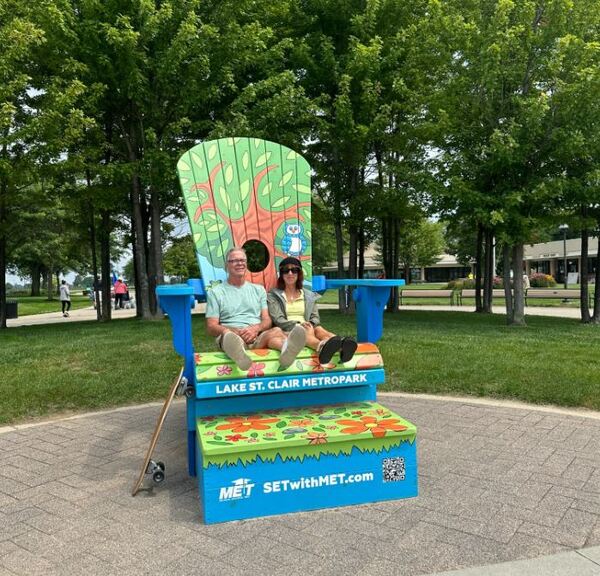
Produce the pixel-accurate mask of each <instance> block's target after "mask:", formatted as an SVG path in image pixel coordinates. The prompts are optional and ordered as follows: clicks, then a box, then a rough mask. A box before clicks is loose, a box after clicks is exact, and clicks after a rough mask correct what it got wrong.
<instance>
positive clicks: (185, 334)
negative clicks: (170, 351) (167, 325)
mask: <svg viewBox="0 0 600 576" xmlns="http://www.w3.org/2000/svg"><path fill="white" fill-rule="evenodd" d="M156 295H157V296H158V304H159V306H160V307H161V309H162V311H163V312H164V313H165V314H167V315H168V317H169V320H170V321H171V329H172V332H173V347H174V348H175V351H176V352H177V354H179V355H180V356H183V358H184V371H183V373H184V376H185V377H186V378H187V379H188V382H190V383H192V384H195V383H196V370H195V363H194V344H193V341H192V314H191V309H192V308H193V307H194V299H193V290H192V288H191V287H190V286H186V285H185V284H174V285H161V286H157V288H156Z"/></svg>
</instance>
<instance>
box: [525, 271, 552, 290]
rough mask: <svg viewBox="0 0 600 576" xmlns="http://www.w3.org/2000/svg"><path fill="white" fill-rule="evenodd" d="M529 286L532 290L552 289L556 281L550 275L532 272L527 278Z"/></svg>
mask: <svg viewBox="0 0 600 576" xmlns="http://www.w3.org/2000/svg"><path fill="white" fill-rule="evenodd" d="M529 284H530V285H531V287H532V288H554V286H556V280H555V279H554V278H553V277H552V276H550V274H542V273H541V272H534V273H533V274H531V275H530V276H529Z"/></svg>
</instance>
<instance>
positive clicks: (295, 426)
mask: <svg viewBox="0 0 600 576" xmlns="http://www.w3.org/2000/svg"><path fill="white" fill-rule="evenodd" d="M196 426H197V433H198V438H199V439H200V450H201V453H202V459H203V466H204V467H205V468H206V467H208V466H209V465H211V464H216V465H219V466H221V465H233V464H236V463H237V462H238V460H241V463H242V464H244V465H245V464H249V463H252V462H254V461H256V460H257V458H258V457H260V458H261V460H262V461H263V462H266V461H275V459H277V458H279V459H281V460H282V461H284V460H287V459H297V458H299V459H300V460H302V459H303V458H304V457H306V456H316V457H319V456H320V455H322V454H331V455H339V454H346V455H348V454H350V452H352V450H353V449H354V448H357V449H358V450H359V451H361V452H365V451H376V452H380V451H383V450H389V449H390V448H392V447H395V446H399V445H400V444H401V443H403V442H410V443H411V444H412V443H413V442H414V440H415V438H416V433H417V429H416V427H415V426H414V425H413V424H411V423H410V422H408V421H407V420H404V419H403V418H402V417H400V416H398V414H396V413H394V412H392V411H391V410H389V409H388V408H386V407H385V406H382V405H381V404H378V403H377V402H355V403H348V404H335V405H329V406H304V407H296V408H287V409H281V410H268V411H264V412H260V413H254V414H236V415H232V414H229V415H222V416H208V417H203V418H198V419H197V421H196Z"/></svg>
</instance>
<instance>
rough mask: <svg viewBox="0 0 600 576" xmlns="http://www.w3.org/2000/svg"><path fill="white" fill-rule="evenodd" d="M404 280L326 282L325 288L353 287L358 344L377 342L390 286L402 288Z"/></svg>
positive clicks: (381, 329)
mask: <svg viewBox="0 0 600 576" xmlns="http://www.w3.org/2000/svg"><path fill="white" fill-rule="evenodd" d="M404 284H405V282H404V280H364V279H363V280H358V279H357V280H352V279H342V280H327V281H326V285H327V288H343V287H345V286H354V287H355V290H354V292H353V294H352V297H353V298H354V301H355V302H356V323H357V337H358V341H359V342H373V343H376V342H378V341H379V339H380V338H381V336H382V334H383V312H384V310H385V306H386V304H387V301H388V299H389V297H390V289H391V288H392V286H404Z"/></svg>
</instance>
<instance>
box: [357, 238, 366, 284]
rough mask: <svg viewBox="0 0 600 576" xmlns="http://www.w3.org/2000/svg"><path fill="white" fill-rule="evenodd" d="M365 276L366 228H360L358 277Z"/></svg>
mask: <svg viewBox="0 0 600 576" xmlns="http://www.w3.org/2000/svg"><path fill="white" fill-rule="evenodd" d="M364 277H365V229H364V227H363V226H360V228H359V229H358V278H364Z"/></svg>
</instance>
